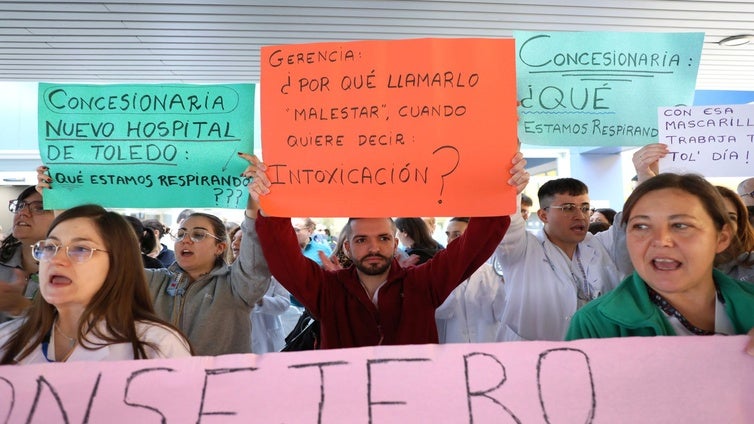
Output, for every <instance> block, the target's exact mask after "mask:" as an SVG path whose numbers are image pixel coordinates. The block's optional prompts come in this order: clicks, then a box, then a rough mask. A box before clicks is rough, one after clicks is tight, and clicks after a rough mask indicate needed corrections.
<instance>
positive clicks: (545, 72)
mask: <svg viewBox="0 0 754 424" xmlns="http://www.w3.org/2000/svg"><path fill="white" fill-rule="evenodd" d="M527 72H528V73H530V74H558V73H561V72H564V73H567V72H588V73H590V74H599V73H605V72H616V73H618V74H620V75H622V74H626V75H630V74H672V73H673V71H639V70H632V71H628V70H621V69H557V70H552V71H527Z"/></svg>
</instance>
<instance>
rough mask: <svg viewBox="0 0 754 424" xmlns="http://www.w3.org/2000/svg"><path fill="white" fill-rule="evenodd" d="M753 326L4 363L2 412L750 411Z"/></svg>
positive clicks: (716, 418) (267, 419) (694, 414)
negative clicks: (729, 330)
mask: <svg viewBox="0 0 754 424" xmlns="http://www.w3.org/2000/svg"><path fill="white" fill-rule="evenodd" d="M746 341H747V339H746V337H725V336H713V337H656V338H626V339H607V340H582V341H576V342H570V343H565V342H563V343H555V342H516V343H497V344H475V345H464V344H458V345H442V346H440V345H421V346H395V347H373V348H360V349H348V350H328V351H315V352H303V353H274V354H267V355H261V356H256V355H228V356H221V357H214V358H213V357H197V358H187V359H176V360H152V361H124V362H89V363H85V362H80V363H70V364H42V365H33V366H4V367H0V423H6V422H7V423H22V422H40V423H41V422H44V423H57V422H66V423H68V422H71V423H88V422H91V423H101V422H107V423H116V422H117V423H135V422H138V423H159V422H163V423H165V422H168V423H246V422H260V423H273V422H274V423H346V422H347V423H388V422H393V423H394V422H402V423H412V422H439V423H462V422H468V423H472V422H473V423H486V422H495V423H515V422H523V423H544V422H549V423H584V422H587V423H589V422H602V423H616V422H657V423H665V422H683V423H711V422H720V423H721V422H725V423H751V422H754V401H752V399H753V398H752V396H753V395H752V394H753V393H754V358H752V357H751V356H748V355H746V354H745V353H744V351H743V350H744V345H745V344H746Z"/></svg>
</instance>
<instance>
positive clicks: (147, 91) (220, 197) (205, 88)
mask: <svg viewBox="0 0 754 424" xmlns="http://www.w3.org/2000/svg"><path fill="white" fill-rule="evenodd" d="M253 107H254V85H252V84H237V85H150V84H134V85H130V84H129V85H79V84H75V85H74V84H64V85H61V84H46V83H44V84H40V85H39V150H40V153H41V155H42V161H43V162H44V163H45V165H47V166H48V167H49V168H50V177H51V178H52V186H53V190H48V191H46V192H45V195H44V200H45V205H46V207H48V208H50V207H51V208H56V209H58V208H60V209H62V208H68V207H71V206H75V205H78V204H82V203H98V204H101V205H104V206H109V207H171V206H172V207H178V206H181V207H186V206H190V207H220V208H223V207H227V208H242V207H245V205H246V196H247V195H248V191H247V189H246V184H248V180H246V179H244V178H242V177H239V175H240V174H241V172H242V171H243V170H244V168H245V167H246V165H247V163H246V162H245V161H244V160H243V159H241V158H239V157H238V156H237V152H239V151H242V152H251V150H252V147H253V122H254V115H253V113H254V112H253Z"/></svg>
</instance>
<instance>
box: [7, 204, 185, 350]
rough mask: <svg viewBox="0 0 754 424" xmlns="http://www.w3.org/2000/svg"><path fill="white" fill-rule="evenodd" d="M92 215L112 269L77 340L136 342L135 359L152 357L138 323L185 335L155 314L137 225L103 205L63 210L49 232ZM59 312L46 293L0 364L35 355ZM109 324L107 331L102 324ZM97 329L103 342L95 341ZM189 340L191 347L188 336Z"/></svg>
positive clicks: (86, 313) (99, 344)
mask: <svg viewBox="0 0 754 424" xmlns="http://www.w3.org/2000/svg"><path fill="white" fill-rule="evenodd" d="M75 218H88V219H90V220H91V222H92V223H93V224H94V226H95V229H96V231H97V233H98V234H99V235H100V237H102V240H103V242H104V245H105V246H104V247H105V250H107V255H108V257H109V259H110V267H109V269H108V272H107V276H106V277H105V281H104V282H103V283H102V287H100V289H99V290H98V291H97V292H96V293H95V294H94V296H92V299H91V300H90V301H89V304H88V305H86V308H85V309H84V312H83V313H82V315H81V318H80V320H79V326H78V331H77V332H76V339H77V340H78V342H79V344H80V345H81V346H82V347H84V348H85V349H89V350H96V349H98V348H100V347H102V346H106V345H110V344H116V343H130V344H131V346H132V348H133V354H134V358H136V359H143V358H146V357H147V353H146V348H147V347H149V348H151V349H154V350H157V349H158V347H157V346H155V345H154V344H153V343H149V342H145V341H142V340H140V339H139V337H138V335H137V332H136V321H146V322H149V323H153V324H156V325H160V326H163V327H166V328H169V329H171V330H173V331H175V332H176V333H177V334H181V335H182V333H181V332H180V330H178V329H177V328H175V327H173V326H172V325H170V324H169V323H167V322H165V321H163V320H162V319H160V318H159V317H158V316H157V315H156V314H155V312H154V308H153V306H152V298H151V296H150V294H149V290H148V288H147V279H146V275H145V273H144V267H143V263H142V260H141V253H140V251H139V243H138V241H137V240H136V235H135V234H134V232H133V229H132V228H131V225H130V224H129V223H128V222H127V221H126V220H125V219H124V218H123V217H122V216H121V215H120V214H118V213H115V212H108V211H106V210H105V209H104V208H102V207H101V206H98V205H83V206H77V207H74V208H71V209H68V210H66V211H65V212H63V213H61V214H60V215H59V216H58V217H56V218H55V220H54V221H53V222H52V224H51V225H50V228H49V230H47V235H48V236H49V235H50V232H52V230H53V229H54V228H55V227H57V226H58V224H60V223H62V222H65V221H68V220H71V219H75ZM56 315H57V311H56V309H55V307H54V306H53V305H51V304H49V303H47V302H46V301H45V300H44V298H43V297H42V296H41V295H37V296H35V298H34V299H33V301H32V305H31V307H30V308H29V309H28V311H27V313H26V320H25V322H24V323H23V324H21V326H20V327H19V328H18V330H17V331H16V332H15V333H14V334H13V335H12V336H11V337H10V339H9V340H8V342H7V343H6V344H5V346H3V349H4V350H5V354H4V355H3V357H2V359H0V364H13V363H15V361H16V359H23V358H25V357H27V356H28V355H29V354H31V353H32V352H33V351H34V349H36V348H37V346H39V345H40V344H41V343H42V342H43V341H44V339H45V338H46V336H47V334H48V332H49V331H50V330H51V329H52V326H53V323H54V322H55V318H56ZM100 322H102V323H103V324H104V331H102V330H101V329H100V328H99V327H98V323H100ZM89 333H91V334H92V335H93V336H94V337H95V338H97V339H100V340H101V342H93V341H91V340H89V338H88V334H89ZM183 339H184V342H185V343H186V345H187V346H189V347H190V344H189V342H188V341H187V340H186V338H185V336H183Z"/></svg>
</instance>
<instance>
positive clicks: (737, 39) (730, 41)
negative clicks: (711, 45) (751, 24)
mask: <svg viewBox="0 0 754 424" xmlns="http://www.w3.org/2000/svg"><path fill="white" fill-rule="evenodd" d="M752 40H754V35H752V34H741V35H731V36H730V37H725V38H723V39H722V40H720V41H718V42H717V44H719V45H721V46H743V45H744V44H749V43H751V41H752Z"/></svg>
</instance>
